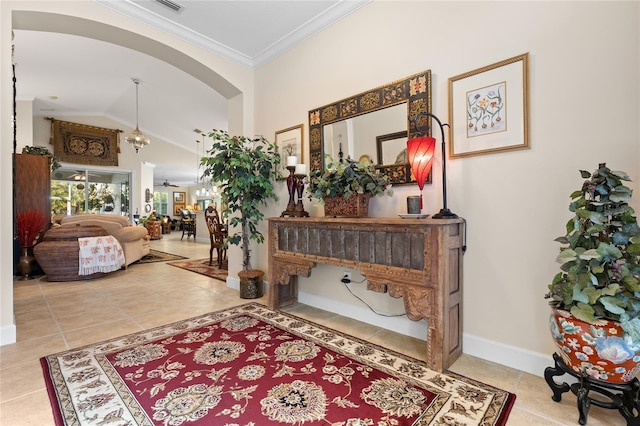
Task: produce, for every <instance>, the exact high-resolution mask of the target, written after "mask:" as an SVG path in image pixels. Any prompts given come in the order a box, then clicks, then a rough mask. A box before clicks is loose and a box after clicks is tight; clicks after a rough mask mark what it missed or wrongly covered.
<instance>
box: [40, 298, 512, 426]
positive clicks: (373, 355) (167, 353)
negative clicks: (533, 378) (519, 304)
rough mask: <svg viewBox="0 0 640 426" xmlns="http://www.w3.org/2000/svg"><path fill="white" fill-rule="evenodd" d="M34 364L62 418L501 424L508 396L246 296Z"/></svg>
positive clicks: (78, 421)
mask: <svg viewBox="0 0 640 426" xmlns="http://www.w3.org/2000/svg"><path fill="white" fill-rule="evenodd" d="M41 364H42V368H43V372H44V377H45V381H46V384H47V390H48V392H49V398H50V400H51V404H52V407H53V411H54V416H55V419H56V424H58V425H90V424H91V425H98V424H123V425H124V424H128V425H167V426H168V425H182V424H185V425H186V424H189V425H191V424H196V425H229V426H230V425H271V424H274V425H275V424H279V425H283V424H289V425H303V424H304V425H325V426H326V425H333V426H338V425H342V426H365V425H371V426H373V425H378V426H379V425H444V424H447V425H454V424H455V425H504V424H505V423H506V420H507V417H508V415H509V411H510V410H511V407H512V405H513V403H514V401H515V395H513V394H510V393H508V392H505V391H502V390H500V389H496V388H493V387H490V386H487V385H485V384H482V383H479V382H476V381H472V380H470V379H467V378H464V377H460V376H452V375H448V374H441V373H437V372H434V371H432V370H429V369H428V368H427V367H426V365H425V363H423V362H421V361H418V360H415V359H412V358H409V357H406V356H404V355H401V354H398V353H395V352H393V351H390V350H388V349H385V348H382V347H379V346H376V345H373V344H371V343H368V342H366V341H363V340H360V339H357V338H354V337H351V336H348V335H345V334H343V333H340V332H338V331H335V330H332V329H329V328H326V327H322V326H320V325H317V324H315V323H312V322H309V321H307V320H304V319H301V318H298V317H295V316H293V315H290V314H287V313H283V312H274V311H271V310H269V309H267V308H265V307H264V306H261V305H258V304H254V303H250V304H246V305H242V306H238V307H236V308H231V309H227V310H223V311H219V312H214V313H210V314H207V315H202V316H200V317H196V318H192V319H189V320H185V321H180V322H177V323H174V324H170V325H166V326H162V327H158V328H154V329H151V330H146V331H143V332H140V333H136V334H132V335H129V336H124V337H121V338H116V339H112V340H109V341H105V342H101V343H96V344H93V345H90V346H85V347H82V348H78V349H73V350H70V351H66V352H61V353H58V354H55V355H49V356H47V357H43V358H41Z"/></svg>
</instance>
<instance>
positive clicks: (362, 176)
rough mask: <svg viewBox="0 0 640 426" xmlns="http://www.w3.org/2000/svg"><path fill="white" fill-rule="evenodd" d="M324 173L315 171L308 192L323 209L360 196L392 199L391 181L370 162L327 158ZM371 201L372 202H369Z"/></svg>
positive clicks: (312, 173)
mask: <svg viewBox="0 0 640 426" xmlns="http://www.w3.org/2000/svg"><path fill="white" fill-rule="evenodd" d="M325 163H326V167H325V169H324V170H313V171H312V172H311V174H310V175H309V185H308V186H307V191H308V192H309V194H311V195H312V196H313V197H315V198H317V199H318V204H320V205H323V204H325V203H326V201H327V200H328V199H330V198H335V197H342V198H344V199H346V200H348V199H350V198H351V197H354V196H357V195H368V196H376V195H378V196H381V195H384V194H387V195H389V196H391V195H392V191H391V189H390V188H391V183H390V181H389V177H388V176H386V175H383V174H381V173H380V172H379V170H377V169H376V167H375V165H374V164H372V163H371V162H369V161H359V162H356V161H353V160H350V159H348V160H345V161H342V162H340V161H336V160H333V159H331V158H327V160H326V161H325ZM367 200H368V199H367Z"/></svg>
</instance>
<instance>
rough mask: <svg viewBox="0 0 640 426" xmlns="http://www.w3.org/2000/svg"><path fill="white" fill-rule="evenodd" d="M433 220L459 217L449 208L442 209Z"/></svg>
mask: <svg viewBox="0 0 640 426" xmlns="http://www.w3.org/2000/svg"><path fill="white" fill-rule="evenodd" d="M431 217H432V218H433V219H455V218H457V217H458V215H457V214H455V213H453V212H452V211H451V210H449V209H447V208H443V209H440V211H439V212H438V213H436V214H434V215H433V216H431Z"/></svg>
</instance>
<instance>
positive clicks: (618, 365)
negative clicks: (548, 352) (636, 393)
mask: <svg viewBox="0 0 640 426" xmlns="http://www.w3.org/2000/svg"><path fill="white" fill-rule="evenodd" d="M550 328H551V335H552V336H553V339H554V341H555V344H556V346H557V347H558V349H559V355H560V356H562V359H563V360H564V362H565V364H567V366H568V367H569V368H571V369H572V370H573V371H575V372H576V373H578V374H582V373H583V372H585V373H586V374H587V375H588V376H589V377H591V378H593V379H596V380H602V381H605V382H611V383H627V382H630V381H631V380H633V378H634V377H635V376H636V374H637V373H638V371H640V346H639V345H637V344H636V345H634V344H633V343H631V341H630V339H625V337H624V332H623V330H622V328H621V327H620V324H619V323H618V322H615V321H608V320H598V321H596V323H594V324H589V323H587V322H584V321H581V320H579V319H577V318H575V317H574V316H573V315H571V313H569V312H567V311H564V310H561V309H554V308H552V312H551V317H550Z"/></svg>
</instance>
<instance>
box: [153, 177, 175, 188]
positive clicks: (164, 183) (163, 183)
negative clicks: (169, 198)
mask: <svg viewBox="0 0 640 426" xmlns="http://www.w3.org/2000/svg"><path fill="white" fill-rule="evenodd" d="M160 185H162V186H164V187H167V186H173V187H174V188H177V187H178V186H179V185H173V184H171V183H169V181H168V180H167V179H165V180H164V182H162V183H161V184H160ZM160 185H156V186H160Z"/></svg>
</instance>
